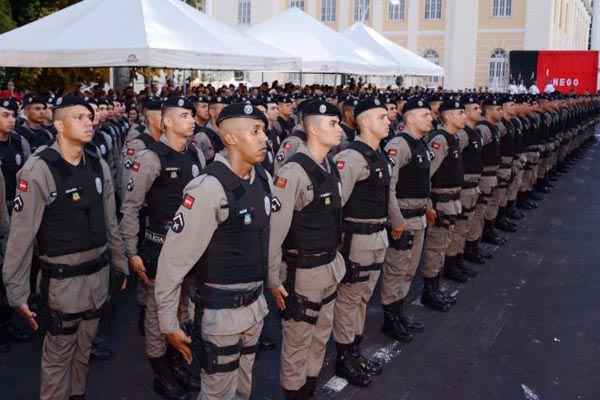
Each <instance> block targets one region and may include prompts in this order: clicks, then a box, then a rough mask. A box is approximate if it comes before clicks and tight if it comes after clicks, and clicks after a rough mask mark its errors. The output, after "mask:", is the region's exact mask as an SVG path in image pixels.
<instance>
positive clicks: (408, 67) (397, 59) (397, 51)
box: [342, 22, 444, 76]
mask: <svg viewBox="0 0 600 400" xmlns="http://www.w3.org/2000/svg"><path fill="white" fill-rule="evenodd" d="M342 34H343V35H344V36H346V37H347V38H348V39H350V40H352V41H353V42H354V43H357V44H358V45H360V46H362V47H365V48H367V49H369V50H370V51H371V52H372V53H375V54H377V55H379V56H381V57H384V58H386V59H388V60H392V61H393V62H394V63H396V64H397V65H398V68H399V69H400V72H399V74H401V75H419V76H421V75H424V76H443V75H444V69H443V68H442V67H440V66H439V65H436V64H434V63H432V62H430V61H428V60H426V59H425V58H423V57H421V56H419V55H417V54H415V53H413V52H412V51H410V50H408V49H405V48H404V47H402V46H400V45H397V44H396V43H394V42H392V41H391V40H389V39H388V38H386V37H385V36H383V35H382V34H380V33H379V32H377V31H376V30H375V29H373V28H370V27H368V26H366V25H365V24H363V23H360V22H357V23H356V24H354V25H352V26H351V27H350V28H348V29H346V30H345V31H343V32H342Z"/></svg>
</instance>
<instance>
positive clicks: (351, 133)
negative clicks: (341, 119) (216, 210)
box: [340, 124, 356, 142]
mask: <svg viewBox="0 0 600 400" xmlns="http://www.w3.org/2000/svg"><path fill="white" fill-rule="evenodd" d="M340 126H341V127H342V129H343V130H344V134H345V135H346V139H347V140H348V142H353V141H354V139H355V138H356V129H352V128H350V127H349V126H348V125H346V124H340Z"/></svg>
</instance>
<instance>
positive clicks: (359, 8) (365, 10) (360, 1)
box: [354, 0, 369, 22]
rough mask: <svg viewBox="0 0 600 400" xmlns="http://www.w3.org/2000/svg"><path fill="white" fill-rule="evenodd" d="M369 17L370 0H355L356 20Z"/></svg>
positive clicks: (364, 19)
mask: <svg viewBox="0 0 600 400" xmlns="http://www.w3.org/2000/svg"><path fill="white" fill-rule="evenodd" d="M367 19H369V0H354V22H362V21H366V20H367Z"/></svg>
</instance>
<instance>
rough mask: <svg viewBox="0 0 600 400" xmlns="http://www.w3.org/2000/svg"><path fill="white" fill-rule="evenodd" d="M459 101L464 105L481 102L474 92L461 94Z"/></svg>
mask: <svg viewBox="0 0 600 400" xmlns="http://www.w3.org/2000/svg"><path fill="white" fill-rule="evenodd" d="M461 101H462V103H463V104H464V105H467V104H479V103H480V102H481V99H480V98H479V97H477V96H476V95H474V94H469V95H466V96H463V97H462V98H461Z"/></svg>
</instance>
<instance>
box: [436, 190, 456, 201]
mask: <svg viewBox="0 0 600 400" xmlns="http://www.w3.org/2000/svg"><path fill="white" fill-rule="evenodd" d="M431 200H432V201H433V202H434V203H447V202H449V201H455V200H460V192H457V193H431Z"/></svg>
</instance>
